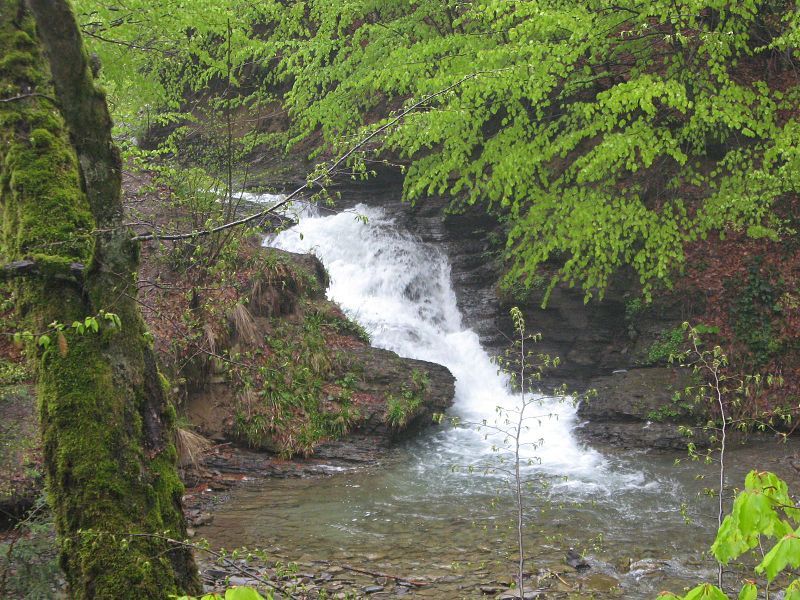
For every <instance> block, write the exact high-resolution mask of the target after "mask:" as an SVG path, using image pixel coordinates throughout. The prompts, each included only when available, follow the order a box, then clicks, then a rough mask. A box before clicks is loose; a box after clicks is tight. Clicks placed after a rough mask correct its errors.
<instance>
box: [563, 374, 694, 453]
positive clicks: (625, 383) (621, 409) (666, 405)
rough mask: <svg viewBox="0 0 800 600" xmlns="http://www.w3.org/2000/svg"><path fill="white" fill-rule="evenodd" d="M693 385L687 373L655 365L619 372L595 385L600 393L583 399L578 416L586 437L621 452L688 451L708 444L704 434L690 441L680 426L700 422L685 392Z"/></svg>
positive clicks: (592, 385)
mask: <svg viewBox="0 0 800 600" xmlns="http://www.w3.org/2000/svg"><path fill="white" fill-rule="evenodd" d="M690 385H692V380H691V377H690V374H689V372H687V371H686V370H684V369H678V368H664V367H653V368H646V369H634V370H631V371H626V372H618V373H614V374H612V375H608V376H603V377H597V378H594V379H593V380H592V381H591V387H592V388H593V390H595V391H596V395H594V396H593V397H591V398H589V399H588V400H585V401H582V402H581V404H580V406H579V407H578V416H580V417H581V418H583V419H585V420H586V422H585V423H584V424H583V425H582V426H581V427H580V430H579V431H580V433H581V434H582V435H583V436H584V437H586V438H587V439H589V440H591V441H593V442H597V443H602V444H608V445H613V446H619V447H623V448H656V449H661V450H685V449H686V445H687V443H688V442H690V441H691V442H694V443H695V444H697V445H700V446H702V445H704V443H705V442H706V439H705V436H704V435H702V432H700V431H699V430H697V431H696V432H695V435H694V436H693V437H692V438H691V439H690V438H688V437H687V436H686V435H685V433H683V431H682V430H681V427H680V425H681V424H684V425H695V424H698V420H699V419H700V418H701V417H700V411H699V410H698V407H697V406H695V405H694V404H693V403H692V401H691V399H689V398H687V396H686V394H684V393H683V392H684V390H685V389H686V388H687V387H689V386H690Z"/></svg>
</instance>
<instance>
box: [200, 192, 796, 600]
mask: <svg viewBox="0 0 800 600" xmlns="http://www.w3.org/2000/svg"><path fill="white" fill-rule="evenodd" d="M269 243H270V244H272V245H274V246H276V247H279V248H282V249H285V250H290V251H293V252H313V253H315V254H316V255H317V256H318V257H319V258H320V259H321V260H322V262H323V263H324V264H325V266H326V268H327V270H328V272H329V273H330V277H331V285H330V288H329V290H328V295H329V297H330V298H331V299H332V300H335V301H336V302H338V303H339V304H340V305H341V306H342V307H343V309H344V310H345V311H346V312H347V313H348V315H349V316H350V317H351V318H353V319H355V320H356V321H358V322H359V323H360V324H361V325H363V326H364V327H365V328H366V330H367V331H368V332H369V333H370V335H371V339H372V343H373V344H374V345H376V346H379V347H382V348H386V349H389V350H393V351H395V352H397V353H398V354H400V355H401V356H406V357H411V358H418V359H423V360H428V361H433V362H437V363H440V364H443V365H445V366H447V367H448V368H449V369H450V370H451V371H452V373H453V375H454V376H455V377H456V397H455V404H454V406H453V408H452V410H451V412H450V415H449V416H450V417H452V418H455V419H457V420H458V422H459V423H460V425H459V426H443V427H440V428H438V429H432V430H430V432H428V433H424V434H423V435H422V436H421V437H420V438H419V439H416V440H414V441H410V442H407V443H405V444H403V445H401V446H400V447H398V448H396V449H395V450H394V451H393V452H392V453H391V454H390V455H389V457H388V458H387V459H385V460H384V461H382V462H381V464H380V465H378V466H375V467H369V468H360V469H353V470H350V471H342V472H340V473H338V474H335V475H333V476H331V477H327V478H322V479H299V480H297V479H296V480H273V481H268V482H265V483H262V484H259V485H251V486H244V487H242V488H239V489H238V490H237V491H236V492H235V493H234V494H233V497H232V499H231V500H230V501H229V502H228V503H227V504H225V505H223V506H222V507H220V509H219V510H218V511H217V512H216V516H215V520H214V523H213V524H212V525H211V526H209V527H208V528H206V529H205V530H203V532H202V534H203V536H204V537H206V538H207V539H208V540H209V541H210V542H211V543H212V544H213V545H221V546H226V547H233V546H241V545H247V546H250V547H265V548H270V549H272V550H273V551H276V552H282V553H283V554H284V555H286V556H291V557H293V558H294V559H297V560H305V561H311V560H315V559H330V560H333V561H346V562H347V563H348V564H351V565H363V566H365V567H368V568H370V569H372V570H377V571H385V572H394V573H401V574H403V575H404V576H407V577H412V578H419V579H428V580H433V581H436V583H435V585H432V586H431V587H429V588H425V589H422V590H418V591H415V592H414V597H420V598H444V599H448V598H472V597H481V593H480V591H479V589H478V586H480V585H482V584H486V583H490V582H495V581H498V580H500V581H508V580H509V578H510V576H511V574H512V572H513V562H512V561H513V559H514V548H515V542H514V537H513V531H512V528H511V517H512V510H513V497H512V495H511V493H510V488H509V483H511V480H510V479H509V477H508V475H507V473H506V470H505V469H506V467H508V465H509V463H508V458H509V455H508V450H509V448H510V445H511V444H513V440H510V439H508V438H507V436H503V435H500V434H497V433H496V432H494V430H493V429H491V428H487V427H480V426H476V425H475V424H481V423H486V424H488V425H490V426H491V425H499V426H501V427H502V426H503V420H502V419H503V415H504V414H505V413H504V411H507V410H513V409H514V408H515V407H518V406H519V403H520V397H519V396H518V395H516V394H513V393H511V392H509V385H508V376H507V375H506V374H504V373H502V372H498V368H497V365H496V364H494V363H493V362H492V361H491V360H490V357H489V356H488V354H487V353H486V352H485V351H484V350H483V348H482V347H481V344H480V340H479V338H478V336H477V334H476V333H475V332H474V331H472V330H471V329H470V328H469V327H468V324H465V323H464V322H463V319H462V316H461V314H460V312H459V310H458V308H457V304H456V295H455V292H454V290H453V286H452V284H451V279H450V267H449V263H448V260H447V257H446V256H445V255H444V254H443V253H442V252H441V251H440V250H439V249H438V248H437V247H435V246H433V245H430V244H424V243H422V242H421V241H419V240H418V239H416V238H415V237H414V236H413V235H411V234H410V233H408V232H406V231H403V230H402V229H401V228H400V227H399V226H397V225H396V223H395V221H394V220H393V219H392V217H391V215H387V214H386V213H385V212H384V211H383V209H380V208H375V207H368V206H365V205H358V206H356V207H355V208H354V209H352V210H347V211H344V212H340V213H338V214H331V215H327V216H326V215H322V216H321V215H319V214H313V215H311V214H309V215H306V216H304V217H303V218H302V219H301V220H300V222H299V224H298V225H296V226H295V227H293V228H291V229H289V230H287V231H284V232H282V233H280V234H279V235H277V236H276V237H274V238H273V239H271V240H270V242H269ZM528 325H529V327H530V328H531V329H532V330H535V323H531V324H528ZM526 410H527V413H526V414H527V415H528V416H536V417H539V418H537V419H533V420H531V421H529V427H528V429H527V430H526V431H525V432H524V434H523V439H522V440H521V441H522V446H521V447H522V453H523V463H524V468H523V477H524V478H525V480H526V483H527V485H526V489H525V496H526V518H527V521H526V529H525V534H524V539H525V545H526V553H527V554H528V560H529V562H528V570H530V571H532V572H533V573H534V574H537V573H538V574H545V575H546V574H547V573H550V572H555V573H560V572H564V569H565V567H564V555H565V553H566V552H567V550H568V549H569V548H571V547H572V548H575V549H577V550H579V551H580V552H581V553H583V554H585V555H586V557H587V560H588V562H589V563H590V565H591V568H590V569H588V570H587V571H585V572H583V573H581V574H580V576H579V581H580V582H582V583H581V584H580V587H581V589H583V590H584V593H585V594H589V595H585V596H576V597H587V598H588V597H624V598H648V597H655V595H657V592H658V591H659V590H662V589H672V590H674V591H679V590H680V589H681V588H682V587H684V586H687V585H691V584H693V583H696V582H699V581H703V580H710V579H713V577H714V574H715V568H714V565H713V563H712V562H711V561H710V560H709V559H708V557H707V555H706V554H705V550H706V549H707V548H708V546H709V545H710V543H711V541H712V539H713V532H714V530H715V528H716V517H715V512H714V507H715V501H714V500H713V499H711V498H709V497H708V496H707V495H706V494H704V487H705V486H706V485H708V486H712V485H713V483H712V481H713V477H712V475H713V474H714V466H713V465H705V464H702V463H698V462H691V461H688V460H683V461H681V462H680V463H679V464H677V465H676V464H675V459H676V458H685V457H680V456H678V457H676V456H671V455H664V454H656V453H646V452H636V453H631V452H627V453H622V452H617V451H613V450H608V449H606V450H604V451H600V450H597V449H594V448H592V447H590V446H587V445H586V444H583V443H581V441H580V439H579V436H577V435H576V433H575V431H574V430H575V428H576V426H577V425H578V423H577V420H576V413H575V407H574V406H573V404H572V402H571V401H570V399H552V398H544V397H542V398H538V399H537V401H536V402H535V403H534V404H532V405H530V406H529V407H528V408H527V409H526ZM498 418H499V419H500V421H498ZM788 451H789V449H787V448H786V447H785V446H781V447H778V446H776V445H774V444H769V443H762V444H757V445H755V446H750V447H748V448H734V449H733V450H732V451H731V453H732V458H731V460H730V462H731V463H732V464H733V465H734V466H733V467H732V468H731V470H730V471H729V481H730V482H731V484H732V485H734V484H736V483H737V482H741V481H742V480H743V477H744V473H746V471H747V470H748V469H749V468H750V466H751V465H758V466H759V467H760V468H771V467H772V468H777V467H778V465H777V464H776V460H777V459H778V458H779V457H780V456H781V455H783V454H784V453H786V452H788ZM704 478H705V479H704ZM706 479H707V481H706ZM571 585H573V586H574V584H571ZM592 594H594V596H592Z"/></svg>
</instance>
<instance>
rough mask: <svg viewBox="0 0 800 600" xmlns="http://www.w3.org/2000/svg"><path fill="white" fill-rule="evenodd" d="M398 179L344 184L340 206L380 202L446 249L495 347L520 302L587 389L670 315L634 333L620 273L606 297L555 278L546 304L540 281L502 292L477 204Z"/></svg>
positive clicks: (491, 224)
mask: <svg viewBox="0 0 800 600" xmlns="http://www.w3.org/2000/svg"><path fill="white" fill-rule="evenodd" d="M401 186H402V183H401V181H400V180H398V179H392V178H391V177H389V176H387V177H383V178H382V179H379V180H373V181H370V182H367V183H366V184H361V185H355V186H353V185H348V186H347V187H345V188H343V189H342V190H341V192H342V200H341V202H340V206H341V207H343V208H346V207H350V206H352V205H355V204H357V203H364V204H368V205H373V206H374V205H377V206H381V207H383V208H384V209H385V210H386V211H387V213H388V214H389V215H391V216H393V217H394V218H395V219H396V220H397V222H398V224H400V225H401V226H403V227H404V228H406V229H407V230H408V231H410V232H411V233H412V234H414V235H417V236H419V238H420V239H422V240H423V241H424V242H427V243H430V244H431V245H433V246H434V247H436V248H438V249H439V250H441V251H442V252H444V253H445V254H446V255H447V257H448V259H449V261H450V265H451V275H452V280H453V286H454V288H455V291H456V296H457V300H458V306H459V309H460V310H461V313H462V314H463V315H464V321H465V323H466V324H467V325H469V327H471V328H473V329H474V330H475V331H476V332H477V333H478V335H479V336H480V338H481V342H482V344H483V345H484V347H485V348H486V349H487V350H488V351H489V352H490V353H494V354H500V353H501V352H503V351H504V350H505V349H506V348H508V346H509V344H510V343H511V339H512V338H513V337H514V334H513V326H512V323H511V318H510V316H509V309H510V308H511V307H512V306H513V305H515V304H519V306H520V308H521V309H522V310H523V313H524V315H525V319H526V325H527V328H528V331H529V332H530V333H541V334H542V340H541V342H540V343H539V344H537V347H536V349H535V351H536V352H537V353H539V352H541V353H545V354H549V355H551V356H553V357H555V356H558V357H559V358H560V359H561V364H560V366H559V368H558V373H557V374H554V379H555V380H557V381H558V382H564V381H566V382H568V383H569V384H570V386H572V387H575V388H578V389H586V387H587V384H588V383H589V381H590V380H591V379H592V378H593V377H596V376H598V375H607V374H610V373H611V372H612V371H614V370H616V369H625V368H630V367H632V366H635V365H636V361H637V359H638V358H640V357H641V355H642V350H643V348H642V346H643V345H645V344H647V343H648V340H649V339H651V338H650V336H651V332H650V331H649V329H652V330H654V331H660V330H661V329H662V328H664V327H665V326H667V325H669V324H674V323H675V320H676V318H675V315H673V314H671V313H669V314H657V315H652V316H651V318H650V321H652V322H651V323H649V325H648V331H647V332H643V333H645V335H639V332H638V331H637V330H634V329H632V328H631V326H630V324H629V323H627V322H626V316H625V313H626V303H627V302H628V300H629V298H630V297H631V291H630V290H632V289H633V282H632V281H630V280H629V279H628V278H626V277H625V276H624V275H623V276H620V277H619V278H618V279H617V280H616V281H615V282H614V283H613V284H612V285H611V287H610V289H609V290H608V291H607V293H606V296H605V298H604V299H603V301H601V302H598V301H592V302H589V303H588V304H587V303H584V296H583V293H582V292H581V291H580V290H576V289H569V288H567V287H563V286H559V287H557V288H556V289H555V290H553V292H552V294H551V296H550V300H549V302H548V305H547V307H546V308H544V309H543V308H541V302H542V295H543V293H544V290H543V289H540V290H534V291H533V293H532V294H530V297H528V298H526V299H525V300H524V301H522V302H519V303H517V302H515V301H513V300H512V299H503V298H501V295H500V294H499V293H498V289H497V282H498V279H499V278H500V276H501V274H502V264H501V262H500V260H499V250H500V246H499V244H500V243H501V240H502V239H503V238H502V231H501V228H500V226H499V225H498V223H497V222H496V221H495V220H494V219H492V218H491V217H489V216H487V215H486V213H485V212H484V211H483V208H482V207H474V206H473V207H467V208H466V209H465V211H464V212H463V214H448V213H447V211H446V208H447V201H446V200H444V199H442V198H428V199H425V200H421V201H419V202H417V203H416V204H415V205H414V206H411V205H410V204H408V203H403V202H401V199H400V198H401Z"/></svg>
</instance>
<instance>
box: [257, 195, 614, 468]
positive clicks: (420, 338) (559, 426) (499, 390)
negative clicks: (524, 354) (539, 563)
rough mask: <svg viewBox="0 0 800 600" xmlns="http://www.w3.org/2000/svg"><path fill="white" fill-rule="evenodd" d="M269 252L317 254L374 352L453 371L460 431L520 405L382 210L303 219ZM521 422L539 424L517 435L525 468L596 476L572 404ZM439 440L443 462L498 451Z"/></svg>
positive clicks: (472, 434)
mask: <svg viewBox="0 0 800 600" xmlns="http://www.w3.org/2000/svg"><path fill="white" fill-rule="evenodd" d="M269 243H270V244H271V245H273V246H275V247H277V248H281V249H283V250H288V251H291V252H304V253H305V252H311V253H314V254H316V255H317V256H318V257H319V258H320V260H321V261H322V262H323V264H324V265H325V267H326V269H327V270H328V272H329V274H330V279H331V284H330V287H329V289H328V295H329V298H330V299H331V300H334V301H336V302H337V303H338V304H339V305H340V306H341V307H342V308H343V309H344V310H345V312H346V313H347V314H348V316H350V317H351V318H352V319H354V320H356V321H358V322H359V323H360V324H361V325H362V326H363V327H365V328H366V330H367V331H368V332H369V333H370V335H371V338H372V343H373V344H374V345H376V346H378V347H381V348H385V349H387V350H392V351H394V352H397V353H398V354H399V355H400V356H405V357H409V358H417V359H422V360H427V361H431V362H435V363H439V364H442V365H445V366H446V367H447V368H448V369H450V371H451V372H452V373H453V375H454V376H455V378H456V396H455V404H454V407H453V409H452V413H453V415H455V416H457V417H458V418H459V420H460V421H461V422H467V423H482V422H487V423H489V424H492V423H495V422H496V419H497V416H498V410H497V409H498V407H501V408H505V409H507V408H511V407H514V406H517V405H518V403H519V398H518V397H517V396H516V395H515V394H513V393H511V392H509V385H508V377H507V375H505V374H504V373H502V372H498V368H497V365H495V364H494V363H493V362H492V361H491V359H490V357H489V356H488V354H487V353H486V352H485V351H484V349H483V348H482V347H481V344H480V340H479V339H478V336H477V334H476V333H475V332H474V331H472V330H471V329H469V328H468V327H465V325H464V324H463V323H462V318H461V313H460V312H459V309H458V306H457V303H456V296H455V292H454V291H453V286H452V283H451V279H450V265H449V263H448V260H447V257H446V256H445V255H444V254H443V253H442V252H441V251H439V250H438V249H437V248H435V247H433V246H431V245H429V244H425V243H423V242H421V241H420V240H419V239H417V238H415V237H414V236H412V235H411V234H409V233H408V232H404V231H402V230H400V229H399V228H398V227H397V226H396V225H395V223H394V220H393V219H392V218H390V217H388V216H387V215H386V214H385V213H384V211H383V210H382V209H380V208H375V207H368V206H365V205H363V204H360V205H357V206H356V207H355V208H354V209H353V210H352V211H345V212H341V213H338V214H333V215H330V216H322V215H320V214H308V213H307V215H306V216H305V217H304V218H302V219H301V220H300V223H299V224H298V225H296V226H295V227H292V228H291V229H289V230H286V231H284V232H281V233H280V234H278V235H277V236H275V237H274V238H273V239H271V240H270V242H269ZM526 414H527V415H529V416H536V415H541V416H542V418H541V419H540V420H532V421H531V422H529V424H528V429H527V430H526V431H525V432H524V433H523V440H522V441H523V443H524V444H525V446H523V452H524V453H525V456H524V458H525V459H526V462H528V461H530V462H531V463H535V468H536V469H538V470H541V471H543V472H546V473H552V474H554V475H556V474H559V475H563V474H569V476H570V477H571V478H577V479H579V480H580V479H596V478H598V476H600V472H601V471H602V466H603V462H604V461H603V458H602V456H601V455H600V454H598V453H597V452H595V451H592V450H588V449H586V448H584V447H582V446H581V445H580V444H578V443H577V441H576V440H575V437H574V435H573V434H572V432H571V430H572V428H573V427H574V423H575V410H574V407H573V406H572V404H571V403H570V402H569V401H565V400H555V399H542V400H541V403H540V404H539V403H536V404H533V405H531V406H529V407H528V409H527V411H526ZM487 434H488V435H487ZM440 438H441V439H440V444H442V445H443V447H442V448H439V449H438V450H439V451H440V452H442V453H444V455H446V456H448V457H451V455H458V456H460V457H461V461H462V462H467V463H469V464H476V465H477V464H480V463H481V461H489V460H491V459H490V455H491V453H492V451H493V450H492V446H493V445H494V446H495V448H496V447H497V446H499V445H501V444H502V443H503V440H502V439H499V438H498V436H497V435H491V433H490V430H488V429H486V430H484V431H481V429H480V428H477V429H475V428H456V429H453V430H450V431H449V432H448V433H447V435H445V436H440Z"/></svg>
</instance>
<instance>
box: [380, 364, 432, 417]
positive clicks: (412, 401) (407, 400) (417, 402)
mask: <svg viewBox="0 0 800 600" xmlns="http://www.w3.org/2000/svg"><path fill="white" fill-rule="evenodd" d="M429 383H430V380H429V378H428V374H427V373H425V372H423V371H419V370H418V369H414V370H413V371H412V372H411V384H410V385H407V384H403V386H402V389H401V391H400V394H399V395H398V396H395V395H394V394H389V396H387V398H386V415H385V416H384V420H385V421H386V423H388V424H389V425H391V426H392V427H395V428H400V427H405V426H406V425H407V424H408V422H409V421H410V420H411V419H412V418H413V417H414V416H416V412H417V410H418V409H419V407H420V406H421V405H422V399H423V394H424V393H425V390H426V389H427V388H428V385H429Z"/></svg>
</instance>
